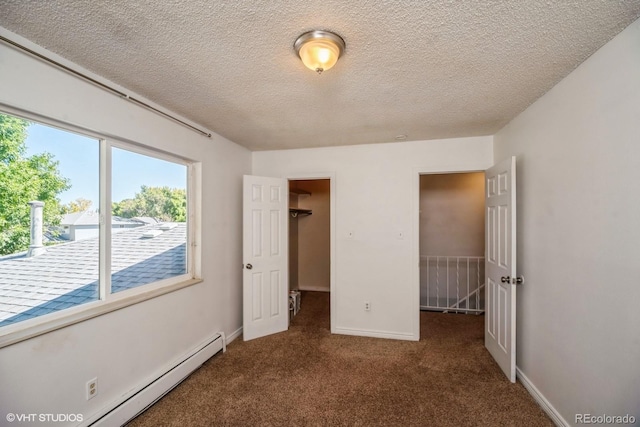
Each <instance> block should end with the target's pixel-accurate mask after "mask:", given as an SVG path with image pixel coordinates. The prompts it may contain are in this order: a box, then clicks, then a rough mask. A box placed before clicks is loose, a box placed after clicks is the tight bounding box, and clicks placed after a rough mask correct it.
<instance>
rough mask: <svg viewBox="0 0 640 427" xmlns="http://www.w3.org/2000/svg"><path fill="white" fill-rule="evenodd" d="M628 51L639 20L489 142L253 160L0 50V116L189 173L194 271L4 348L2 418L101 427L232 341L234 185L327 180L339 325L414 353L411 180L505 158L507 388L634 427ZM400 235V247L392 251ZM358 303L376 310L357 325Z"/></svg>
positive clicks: (635, 56) (564, 420) (637, 320)
mask: <svg viewBox="0 0 640 427" xmlns="http://www.w3.org/2000/svg"><path fill="white" fill-rule="evenodd" d="M1 33H2V34H4V35H6V36H8V37H11V38H12V39H20V41H21V42H22V43H24V44H27V45H28V46H30V48H31V49H33V50H34V51H37V52H40V53H41V54H43V55H48V56H51V57H53V58H55V59H56V60H57V61H59V62H61V63H63V64H67V65H68V66H74V64H73V63H71V62H70V61H67V60H66V59H64V58H61V57H58V56H57V55H55V54H52V53H51V52H50V51H46V50H45V49H43V48H41V47H39V46H37V45H35V44H33V43H30V42H29V41H28V40H23V39H22V38H20V37H18V36H16V35H14V34H12V33H10V32H8V31H4V30H3V31H2V32H1ZM639 40H640V21H635V22H634V23H632V24H631V25H630V26H629V27H627V28H626V29H625V30H624V31H622V32H621V33H620V34H618V35H617V36H616V37H615V38H613V39H612V40H611V41H610V42H608V43H607V44H605V45H604V46H603V47H602V48H600V49H599V50H598V51H596V52H595V53H594V54H593V55H591V56H590V57H589V58H588V59H587V60H586V61H584V62H583V63H582V64H581V65H580V66H578V67H577V68H576V69H575V70H574V71H572V72H571V73H570V74H568V75H567V76H566V77H565V78H564V79H562V80H561V81H560V82H559V83H558V84H557V85H555V86H554V87H553V88H551V89H550V90H549V91H548V92H547V93H546V94H544V95H543V96H541V97H540V98H539V99H538V100H537V101H535V102H534V103H533V104H532V105H530V106H529V107H528V108H526V109H525V110H524V111H522V112H521V113H520V114H518V115H517V116H516V117H515V118H514V119H513V120H512V121H511V122H510V123H509V124H507V125H506V126H505V127H504V128H502V129H501V130H500V131H498V132H497V133H496V134H494V135H481V136H475V137H468V138H452V139H436V140H426V141H412V142H401V143H397V142H394V143H383V144H371V145H359V146H344V147H324V148H311V149H292V150H276V151H258V152H251V151H249V150H248V149H246V148H244V147H242V146H240V145H238V144H235V143H234V142H233V141H231V140H229V139H227V138H225V137H223V136H221V135H218V134H215V133H214V134H213V136H212V138H211V140H209V139H204V138H203V137H202V136H201V135H198V134H196V133H194V132H192V131H191V130H189V129H187V128H185V127H183V126H180V125H178V124H176V123H174V122H172V121H170V120H166V119H165V118H163V117H162V116H161V115H159V114H156V113H154V112H151V111H148V110H143V109H140V108H139V106H137V105H135V104H133V103H129V102H128V101H126V100H125V99H122V97H117V96H114V95H112V94H110V93H107V92H106V91H104V90H103V89H101V88H99V87H96V86H94V85H91V84H90V83H88V82H87V81H83V80H81V79H78V78H76V77H74V76H72V75H69V74H67V73H64V72H62V71H60V70H59V69H56V68H53V67H51V66H49V65H47V64H44V63H43V62H41V61H40V60H38V59H37V58H34V57H33V56H30V55H28V54H26V53H24V52H21V51H18V50H16V49H14V48H12V47H10V46H8V45H6V44H1V45H0V58H2V61H3V63H5V64H11V66H10V67H3V78H2V79H0V105H2V106H10V107H12V108H13V109H12V110H11V111H14V110H15V111H25V110H26V111H31V112H33V113H34V114H37V115H40V116H45V117H48V118H51V119H53V120H56V121H59V122H61V123H73V124H82V126H83V127H84V128H85V129H92V130H94V131H101V132H103V133H104V134H107V135H116V136H118V137H119V138H121V139H122V140H126V141H140V143H144V144H146V145H148V146H150V147H153V148H154V149H157V150H160V151H162V152H167V153H172V154H174V155H176V156H181V157H183V158H188V159H190V160H192V161H194V162H196V163H197V164H198V165H199V167H200V168H201V170H202V171H203V173H202V183H201V184H202V185H201V188H200V190H201V193H202V199H201V211H202V212H201V216H202V218H203V220H202V221H201V226H200V228H199V229H198V233H199V234H198V237H199V240H198V243H199V244H200V246H199V247H200V248H201V252H200V255H199V256H200V257H201V258H202V260H203V262H202V272H201V281H199V283H197V284H194V285H193V286H189V287H185V288H183V289H180V290H177V291H175V292H170V293H166V294H163V295H160V296H158V297H156V298H152V299H149V300H146V301H143V302H140V303H136V304H132V305H130V306H127V307H125V308H122V309H118V310H114V311H112V312H109V313H106V314H104V315H101V316H96V317H93V318H91V319H88V320H86V321H82V322H78V323H74V324H70V325H68V326H66V327H64V328H59V329H55V330H52V331H50V332H48V333H46V334H40V335H37V336H33V337H31V338H28V339H25V340H22V341H20V342H17V343H12V344H11V345H5V346H3V347H2V348H0V377H2V381H3V383H6V384H21V385H22V386H21V387H4V388H2V389H1V390H0V402H2V404H1V406H0V407H1V408H2V409H3V410H5V412H8V411H12V412H14V413H27V414H28V413H33V412H39V413H58V412H59V411H60V410H61V408H65V409H64V410H67V411H69V412H72V411H73V412H77V413H83V414H86V418H87V419H96V417H99V416H101V415H102V414H104V413H105V412H106V411H107V410H110V406H109V405H110V404H111V402H113V401H117V400H118V399H119V398H120V397H121V396H122V395H124V394H125V393H127V392H128V391H130V390H137V389H140V388H141V387H143V386H144V385H145V384H148V383H149V379H150V378H157V377H159V376H160V375H162V373H163V372H166V367H167V366H168V365H170V364H171V363H172V362H175V361H177V360H184V359H185V358H186V357H188V356H189V355H191V354H193V353H194V352H195V351H196V350H197V349H198V348H200V347H201V344H202V343H203V342H206V341H207V340H208V339H209V338H210V337H211V336H212V334H214V333H218V332H224V333H225V334H226V337H227V339H228V340H232V339H235V338H237V337H239V336H240V335H241V333H242V269H241V268H240V266H242V264H243V260H242V217H243V215H242V185H241V183H242V176H243V175H267V176H277V177H300V176H306V177H311V176H312V175H313V174H320V175H321V176H327V175H329V176H332V177H334V178H335V186H336V191H335V193H336V195H335V197H336V204H335V209H336V213H335V215H336V228H335V231H334V234H333V238H334V242H335V246H336V259H335V260H334V261H335V262H334V264H333V267H332V268H333V270H332V274H333V275H334V280H335V283H336V286H337V289H338V296H337V300H336V305H335V310H337V313H338V324H337V325H336V326H337V327H340V328H342V329H343V330H345V331H351V332H352V333H353V334H359V335H367V334H372V333H378V334H383V333H386V334H387V337H388V338H396V339H411V338H412V337H414V336H415V333H416V328H419V325H417V324H416V318H417V315H416V312H417V310H418V305H417V303H416V301H417V298H416V292H417V290H416V288H415V286H414V284H415V280H414V279H413V278H414V275H415V274H416V270H417V267H416V265H414V263H413V261H412V254H413V253H414V252H415V249H416V248H417V240H416V239H417V235H416V233H415V232H414V233H413V234H411V232H410V231H411V230H413V222H412V212H413V210H414V209H415V202H416V201H415V200H414V198H413V196H412V191H411V188H412V186H413V185H415V183H416V182H417V175H418V173H441V172H460V171H481V170H485V169H487V168H488V167H490V166H491V165H493V164H494V163H497V162H499V161H500V160H503V159H505V158H507V157H509V156H517V159H518V220H519V221H518V247H517V250H518V254H519V261H518V266H519V271H520V273H521V274H523V275H524V276H525V277H526V284H525V285H523V286H522V287H520V288H519V290H518V300H517V305H518V312H517V335H518V346H517V365H518V375H519V378H520V379H521V381H523V382H525V383H526V384H527V385H528V387H529V389H530V391H531V393H532V394H533V395H534V396H535V397H536V399H538V401H539V402H540V403H541V405H542V406H543V407H544V409H545V410H546V411H547V412H548V413H549V414H550V415H551V416H552V417H553V419H554V421H555V422H556V423H557V424H558V425H571V424H574V423H576V421H575V416H576V414H584V413H591V414H608V415H621V416H623V415H625V414H631V415H634V416H635V418H636V419H640V408H639V407H638V401H640V368H639V365H638V362H637V361H638V360H640V341H639V340H638V330H639V329H640V311H639V310H638V309H637V303H638V301H640V287H639V286H637V277H638V273H639V271H638V261H637V258H638V255H639V254H640V247H639V245H638V242H640V222H639V221H638V218H640V198H638V197H636V195H635V188H636V186H637V182H640V167H638V165H639V164H640V161H639V159H640V144H638V135H640V120H638V118H639V115H638V112H639V111H640V79H638V76H639V75H640V44H639V42H638V41H639ZM203 72H208V71H204V70H203ZM95 78H96V79H98V80H99V81H106V79H104V78H102V77H101V76H95ZM56 100H65V102H56ZM87 106H91V108H87ZM160 108H161V107H160ZM372 189H375V191H374V190H372ZM351 230H355V233H354V235H353V236H355V237H354V238H350V237H351V236H350V235H349V232H350V231H351ZM397 230H402V231H404V232H405V233H406V235H407V237H406V238H405V239H402V240H400V239H397V238H396V235H397ZM132 231H135V229H134V230H132ZM392 231H393V232H392ZM414 231H415V230H414ZM362 295H369V296H370V298H371V299H372V306H373V307H374V309H373V310H372V311H371V312H370V313H364V312H363V311H362V310H361V302H362ZM132 355H134V357H132ZM52 373H55V375H53V374H52ZM98 373H99V375H100V378H104V379H107V380H105V381H102V380H101V381H102V382H101V386H100V387H101V391H100V395H99V396H98V397H96V398H94V399H92V400H89V401H88V400H86V399H85V397H84V395H83V393H82V392H81V388H82V386H83V384H85V383H86V381H87V379H90V378H93V377H94V376H96V375H98ZM61 378H63V380H60V379H61ZM35 385H37V387H36V386H35ZM34 402H37V403H34Z"/></svg>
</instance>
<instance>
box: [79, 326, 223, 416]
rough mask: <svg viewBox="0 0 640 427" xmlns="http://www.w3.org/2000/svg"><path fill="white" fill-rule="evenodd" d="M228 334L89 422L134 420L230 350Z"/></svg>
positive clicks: (220, 336)
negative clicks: (189, 377)
mask: <svg viewBox="0 0 640 427" xmlns="http://www.w3.org/2000/svg"><path fill="white" fill-rule="evenodd" d="M225 347H226V345H225V337H224V334H216V335H215V336H214V337H212V338H211V339H210V340H208V341H206V342H205V343H204V344H202V345H201V346H200V347H198V348H197V349H196V350H195V351H194V352H192V353H191V355H189V356H187V358H186V359H184V360H183V361H182V362H179V363H178V364H176V365H175V366H173V367H172V368H169V370H167V371H166V372H165V373H164V374H162V375H160V376H159V377H157V378H156V379H154V380H152V381H151V382H149V384H148V385H146V386H144V387H142V388H141V389H139V390H138V391H135V392H132V393H131V394H130V395H126V396H124V397H123V400H122V401H121V402H120V403H119V404H117V405H116V406H115V407H114V408H112V409H111V410H109V411H108V412H107V413H105V414H104V415H102V416H101V417H100V418H98V419H97V420H93V421H91V422H90V423H89V424H88V425H90V426H96V427H98V426H99V427H120V426H122V425H124V424H126V423H127V422H129V421H131V420H132V419H133V418H135V417H136V416H137V415H139V414H140V413H142V412H143V411H144V410H146V409H147V408H148V407H149V406H151V405H153V404H154V403H155V402H157V401H158V400H160V399H161V398H162V397H163V396H164V395H165V394H167V393H169V392H170V391H171V390H173V389H174V388H175V387H176V386H177V385H179V384H180V383H181V382H182V381H184V380H185V379H186V378H187V377H188V376H189V375H190V374H191V373H192V372H193V371H195V370H196V369H198V368H199V367H200V365H202V364H203V363H204V362H206V361H207V360H209V359H210V358H211V357H213V356H214V355H215V354H216V353H218V352H219V351H220V350H223V351H224V350H226V348H225Z"/></svg>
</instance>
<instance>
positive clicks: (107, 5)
mask: <svg viewBox="0 0 640 427" xmlns="http://www.w3.org/2000/svg"><path fill="white" fill-rule="evenodd" d="M638 16H640V0H625V1H622V0H494V1H479V0H448V1H445V0H439V1H436V0H360V1H355V0H348V1H345V0H300V1H286V0H250V1H245V0H239V1H234V0H227V1H215V2H214V1H210V0H198V1H194V0H162V1H158V0H139V1H135V2H132V1H125V0H118V1H114V0H111V1H86V0H75V1H73V0H67V1H62V0H48V1H42V0H34V1H29V0H0V26H3V27H5V28H6V29H8V30H10V31H13V32H15V33H17V34H19V35H21V36H24V37H26V38H27V39H29V40H31V41H33V42H35V43H37V44H39V45H41V46H43V47H45V48H47V49H49V50H51V51H53V52H55V53H57V54H59V55H61V56H63V57H65V58H67V59H69V60H71V61H73V62H75V63H77V64H79V65H81V66H83V67H85V68H87V69H89V70H91V71H93V72H95V73H97V74H99V75H101V76H104V77H106V78H107V79H109V80H111V81H113V82H115V83H118V84H119V85H121V86H123V87H125V88H128V89H130V90H131V91H134V92H136V93H138V94H140V95H143V96H145V97H146V98H148V99H150V100H152V101H154V102H156V103H157V104H159V105H162V106H164V107H166V108H168V109H170V110H172V111H174V112H176V113H178V114H180V115H182V116H184V117H186V118H188V119H190V120H192V121H193V122H196V123H198V124H200V125H202V126H204V127H206V128H208V129H210V130H213V131H215V132H217V133H219V134H221V135H223V136H225V137H227V138H229V139H231V140H232V141H234V142H237V143H239V144H241V145H244V146H246V147H248V148H250V149H252V150H268V149H282V148H297V147H317V146H331V145H347V144H362V143H376V142H389V141H394V140H395V138H396V136H397V135H402V134H404V135H407V140H422V139H434V138H447V137H461V136H472V135H489V134H493V133H495V132H496V131H498V130H499V129H500V128H501V127H502V126H504V125H505V124H506V123H508V122H509V121H510V120H511V119H512V118H513V117H515V116H516V115H517V114H518V113H520V112H521V111H522V110H524V109H525V108H526V107H527V106H528V105H529V104H531V103H532V102H534V101H535V100H536V99H537V98H539V97H540V96H541V95H542V94H544V93H545V92H546V91H547V90H549V89H550V88H551V87H552V86H553V85H554V84H555V83H557V82H558V81H559V80H560V79H561V78H562V77H564V76H565V75H567V74H568V73H569V72H571V70H573V69H574V68H575V67H576V66H577V65H579V64H580V63H581V62H582V61H584V60H585V59H586V58H587V57H589V55H591V54H592V53H593V52H594V51H596V50H597V49H598V48H599V47H601V46H602V45H603V44H605V43H606V42H607V41H609V40H610V39H611V38H613V37H614V36H615V35H616V34H618V33H619V32H620V31H621V30H622V29H624V28H625V27H626V26H627V25H629V24H630V23H631V22H633V21H634V20H635V19H637V17H638ZM312 29H325V30H331V31H334V32H336V33H338V34H340V35H341V36H342V37H343V38H344V40H345V41H346V44H347V48H346V52H345V55H344V56H343V57H342V58H341V59H340V61H339V62H338V64H337V65H336V66H335V67H334V68H333V69H331V70H329V71H327V72H325V73H323V74H322V75H317V74H315V73H314V72H312V71H310V70H308V69H306V68H305V67H304V66H303V65H302V63H301V62H300V61H299V59H298V58H297V56H296V54H295V53H294V51H293V47H292V46H293V42H294V41H295V39H296V37H297V36H298V35H300V34H301V33H303V32H305V31H308V30H312Z"/></svg>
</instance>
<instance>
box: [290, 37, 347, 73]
mask: <svg viewBox="0 0 640 427" xmlns="http://www.w3.org/2000/svg"><path fill="white" fill-rule="evenodd" d="M293 48H294V49H295V51H296V53H297V54H298V56H299V57H300V59H301V60H302V63H303V64H304V65H305V66H306V67H307V68H309V69H310V70H313V71H315V72H317V73H318V74H322V72H323V71H326V70H328V69H330V68H331V67H333V66H334V65H336V62H338V58H340V55H342V52H344V48H345V44H344V40H343V39H342V37H340V36H339V35H337V34H335V33H332V32H329V31H321V30H314V31H309V32H306V33H304V34H302V35H301V36H300V37H298V38H297V39H296V42H295V43H294V44H293Z"/></svg>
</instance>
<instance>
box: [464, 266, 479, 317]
mask: <svg viewBox="0 0 640 427" xmlns="http://www.w3.org/2000/svg"><path fill="white" fill-rule="evenodd" d="M470 259H471V258H467V303H466V304H465V305H466V309H467V310H469V309H470V308H471V307H470V304H469V302H470V299H469V295H471V292H469V260H470ZM476 308H478V307H477V306H476Z"/></svg>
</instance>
